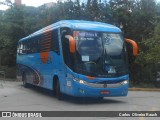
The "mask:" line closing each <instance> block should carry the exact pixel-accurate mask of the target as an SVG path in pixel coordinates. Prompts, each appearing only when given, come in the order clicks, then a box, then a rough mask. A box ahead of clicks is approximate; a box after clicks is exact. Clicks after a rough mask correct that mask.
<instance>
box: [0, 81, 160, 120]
mask: <svg viewBox="0 0 160 120" xmlns="http://www.w3.org/2000/svg"><path fill="white" fill-rule="evenodd" d="M0 111H160V92H148V91H129V94H128V96H127V97H110V98H104V99H103V100H97V99H94V100H93V99H84V98H82V99H77V98H71V97H66V99H65V100H63V101H59V100H57V99H56V98H55V97H54V96H53V95H52V94H51V92H49V91H46V90H39V89H33V88H24V87H23V86H22V83H21V82H8V81H6V82H5V83H3V84H1V83H0ZM43 119H53V118H43ZM57 119H62V118H57ZM63 119H67V120H70V119H71V118H63ZM72 119H73V118H72ZM77 119H83V118H77ZM85 119H87V120H94V119H97V118H94V117H89V118H85ZM98 119H100V120H101V119H102V120H103V119H106V118H104V117H101V118H98ZM108 119H109V120H114V119H115V120H127V117H125V118H107V120H108ZM130 119H133V120H135V119H137V120H148V119H153V120H156V119H157V120H158V118H144V117H136V118H133V117H132V118H130ZM0 120H1V118H0ZM15 120H17V118H16V119H15Z"/></svg>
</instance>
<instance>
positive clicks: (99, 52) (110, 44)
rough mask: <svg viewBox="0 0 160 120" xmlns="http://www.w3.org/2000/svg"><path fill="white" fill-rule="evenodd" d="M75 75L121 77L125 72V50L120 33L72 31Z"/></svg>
mask: <svg viewBox="0 0 160 120" xmlns="http://www.w3.org/2000/svg"><path fill="white" fill-rule="evenodd" d="M73 36H74V39H75V41H76V53H75V57H74V58H75V65H74V69H75V71H76V72H77V73H80V74H84V75H88V76H93V77H107V76H110V77H111V76H121V75H123V74H124V75H125V74H126V73H127V72H128V71H127V59H126V58H127V57H126V48H125V45H124V40H123V37H122V35H121V34H120V33H107V32H93V31H74V32H73Z"/></svg>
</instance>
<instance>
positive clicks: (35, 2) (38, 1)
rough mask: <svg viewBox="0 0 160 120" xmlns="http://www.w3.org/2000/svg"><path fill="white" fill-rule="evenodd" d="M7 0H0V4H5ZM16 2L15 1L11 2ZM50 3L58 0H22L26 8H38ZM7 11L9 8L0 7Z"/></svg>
mask: <svg viewBox="0 0 160 120" xmlns="http://www.w3.org/2000/svg"><path fill="white" fill-rule="evenodd" d="M3 1H5V0H0V2H3ZM11 1H12V2H14V0H11ZM49 2H57V0H22V4H25V5H26V6H35V7H38V6H40V5H43V4H44V3H49ZM5 9H7V6H5V5H0V10H5Z"/></svg>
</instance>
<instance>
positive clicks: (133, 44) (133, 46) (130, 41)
mask: <svg viewBox="0 0 160 120" xmlns="http://www.w3.org/2000/svg"><path fill="white" fill-rule="evenodd" d="M125 41H126V42H127V44H130V45H131V46H132V55H133V56H134V57H136V56H137V55H138V45H137V43H136V42H135V41H133V40H131V39H127V38H126V39H125Z"/></svg>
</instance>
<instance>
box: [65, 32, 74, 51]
mask: <svg viewBox="0 0 160 120" xmlns="http://www.w3.org/2000/svg"><path fill="white" fill-rule="evenodd" d="M65 37H66V38H67V39H68V40H69V51H70V52H71V53H75V51H76V42H75V40H74V38H73V37H72V36H71V35H66V36H65Z"/></svg>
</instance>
